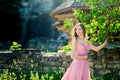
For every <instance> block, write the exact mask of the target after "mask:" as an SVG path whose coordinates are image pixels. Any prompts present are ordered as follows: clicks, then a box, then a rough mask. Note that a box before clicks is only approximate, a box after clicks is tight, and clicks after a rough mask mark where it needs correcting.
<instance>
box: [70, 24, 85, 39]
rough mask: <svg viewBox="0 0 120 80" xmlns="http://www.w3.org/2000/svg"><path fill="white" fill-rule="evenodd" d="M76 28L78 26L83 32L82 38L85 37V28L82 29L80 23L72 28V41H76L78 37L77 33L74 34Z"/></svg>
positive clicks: (82, 26)
mask: <svg viewBox="0 0 120 80" xmlns="http://www.w3.org/2000/svg"><path fill="white" fill-rule="evenodd" d="M77 26H80V27H81V28H82V30H83V36H84V38H85V37H86V30H85V27H84V25H83V24H82V23H77V24H76V25H75V26H74V28H73V33H72V37H73V38H74V39H76V40H77V38H78V35H77V33H76V27H77Z"/></svg>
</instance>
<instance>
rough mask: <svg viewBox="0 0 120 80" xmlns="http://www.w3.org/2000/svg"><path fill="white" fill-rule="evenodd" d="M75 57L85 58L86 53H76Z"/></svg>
mask: <svg viewBox="0 0 120 80" xmlns="http://www.w3.org/2000/svg"><path fill="white" fill-rule="evenodd" d="M76 55H77V56H87V53H77V54H76Z"/></svg>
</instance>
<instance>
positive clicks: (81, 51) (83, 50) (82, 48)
mask: <svg viewBox="0 0 120 80" xmlns="http://www.w3.org/2000/svg"><path fill="white" fill-rule="evenodd" d="M88 52H89V46H88V45H87V44H85V43H79V44H78V47H77V53H76V54H77V55H79V56H86V55H87V53H88Z"/></svg>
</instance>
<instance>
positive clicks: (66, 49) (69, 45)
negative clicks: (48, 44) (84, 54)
mask: <svg viewBox="0 0 120 80" xmlns="http://www.w3.org/2000/svg"><path fill="white" fill-rule="evenodd" d="M62 50H63V51H66V52H68V51H70V50H71V44H68V45H65V46H63V47H62Z"/></svg>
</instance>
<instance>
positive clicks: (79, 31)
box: [75, 26, 83, 36]
mask: <svg viewBox="0 0 120 80" xmlns="http://www.w3.org/2000/svg"><path fill="white" fill-rule="evenodd" d="M75 31H76V33H77V35H78V36H80V35H83V30H82V28H81V27H80V26H77V27H76V29H75Z"/></svg>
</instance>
